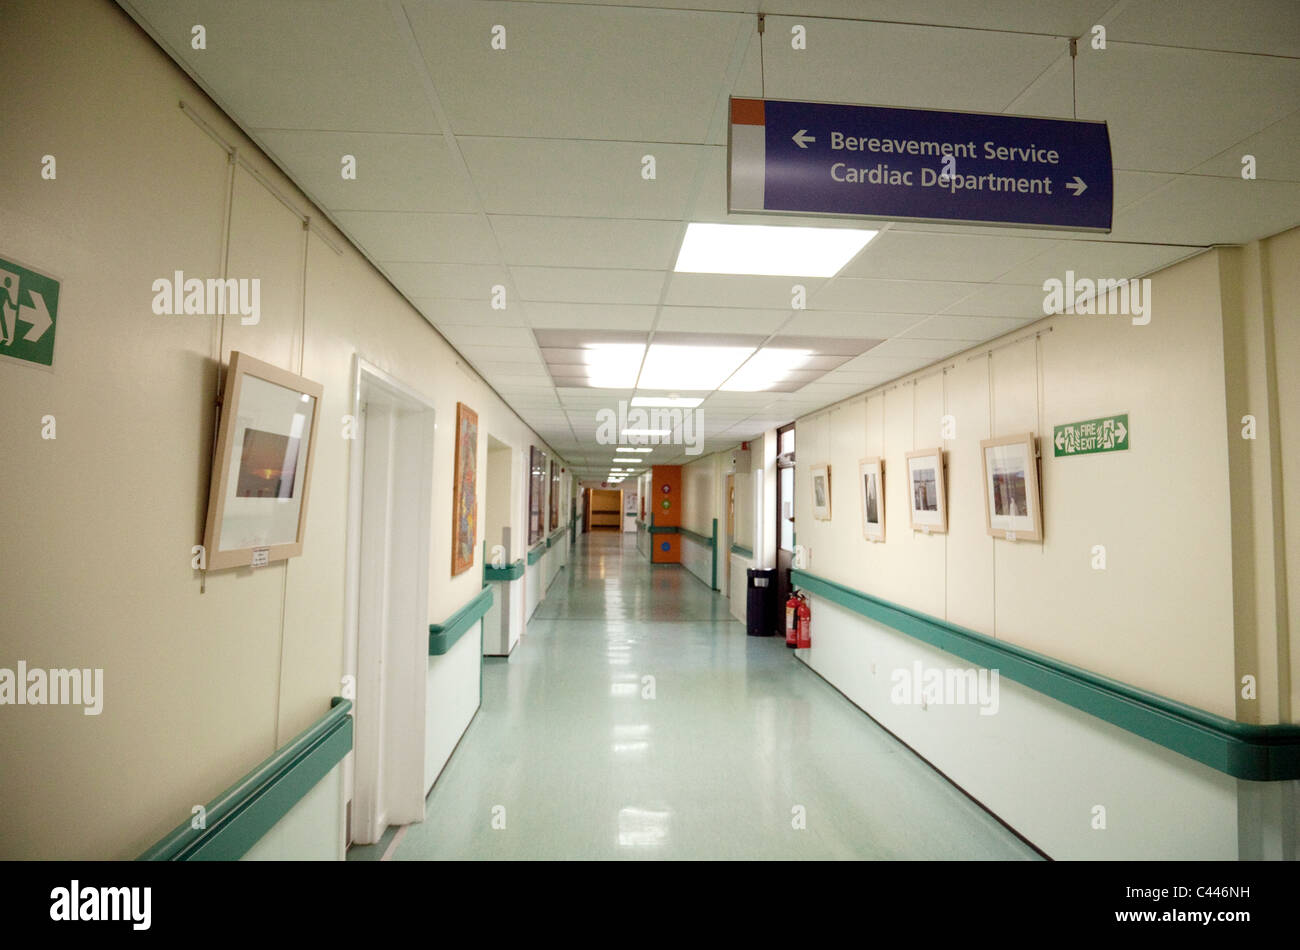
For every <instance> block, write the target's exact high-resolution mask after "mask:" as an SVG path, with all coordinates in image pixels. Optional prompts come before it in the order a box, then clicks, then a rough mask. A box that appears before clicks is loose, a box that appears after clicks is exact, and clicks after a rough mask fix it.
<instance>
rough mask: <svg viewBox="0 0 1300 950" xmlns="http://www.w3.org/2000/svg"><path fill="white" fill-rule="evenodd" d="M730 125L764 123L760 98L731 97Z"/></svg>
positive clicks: (765, 120) (765, 122) (765, 121)
mask: <svg viewBox="0 0 1300 950" xmlns="http://www.w3.org/2000/svg"><path fill="white" fill-rule="evenodd" d="M731 124H732V125H766V124H767V119H766V117H765V113H764V111H763V100H762V99H732V100H731Z"/></svg>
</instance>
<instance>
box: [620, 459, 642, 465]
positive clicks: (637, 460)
mask: <svg viewBox="0 0 1300 950" xmlns="http://www.w3.org/2000/svg"><path fill="white" fill-rule="evenodd" d="M614 461H615V462H631V463H632V464H633V465H635V464H636V463H637V462H639V461H641V460H640V459H614Z"/></svg>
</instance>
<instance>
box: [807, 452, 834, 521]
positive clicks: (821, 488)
mask: <svg viewBox="0 0 1300 950" xmlns="http://www.w3.org/2000/svg"><path fill="white" fill-rule="evenodd" d="M809 474H810V475H811V476H812V498H813V517H814V518H816V519H817V520H818V521H830V520H831V467H830V466H829V465H814V466H812V467H811V468H810V469H809Z"/></svg>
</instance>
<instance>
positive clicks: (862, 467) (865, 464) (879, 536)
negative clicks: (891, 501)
mask: <svg viewBox="0 0 1300 950" xmlns="http://www.w3.org/2000/svg"><path fill="white" fill-rule="evenodd" d="M884 476H885V464H884V462H883V461H881V460H880V459H879V458H874V457H873V458H866V459H863V460H862V461H861V462H859V463H858V479H859V481H860V482H861V485H862V536H863V537H865V538H866V539H867V540H868V541H884V540H885V480H884Z"/></svg>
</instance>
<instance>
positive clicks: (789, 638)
mask: <svg viewBox="0 0 1300 950" xmlns="http://www.w3.org/2000/svg"><path fill="white" fill-rule="evenodd" d="M801 603H803V595H802V594H800V593H799V592H798V591H793V590H792V591H790V599H789V600H787V601H786V602H785V645H786V646H788V647H789V648H790V649H791V650H793V649H794V648H795V641H796V637H797V634H798V623H799V605H800V604H801Z"/></svg>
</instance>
